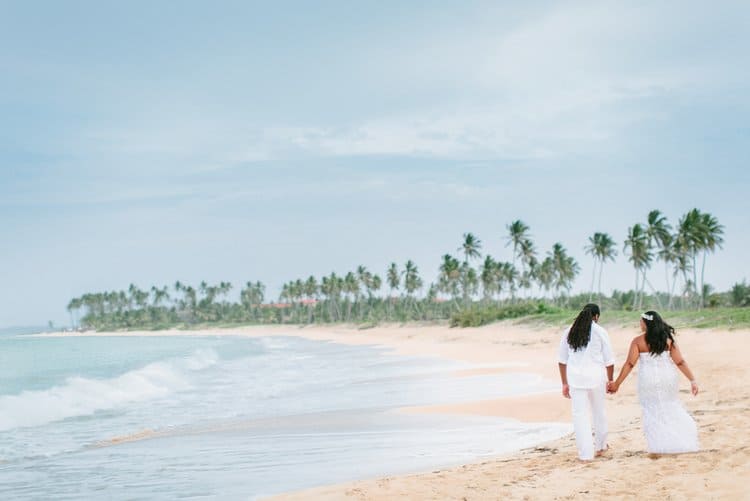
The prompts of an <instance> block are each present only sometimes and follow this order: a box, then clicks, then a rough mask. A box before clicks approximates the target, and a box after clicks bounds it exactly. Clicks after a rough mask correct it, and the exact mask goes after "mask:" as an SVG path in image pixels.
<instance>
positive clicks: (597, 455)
mask: <svg viewBox="0 0 750 501" xmlns="http://www.w3.org/2000/svg"><path fill="white" fill-rule="evenodd" d="M608 450H609V444H607V446H606V447H605V448H604V449H602V450H599V451H596V457H598V458H600V457H602V456H604V453H605V452H607V451H608Z"/></svg>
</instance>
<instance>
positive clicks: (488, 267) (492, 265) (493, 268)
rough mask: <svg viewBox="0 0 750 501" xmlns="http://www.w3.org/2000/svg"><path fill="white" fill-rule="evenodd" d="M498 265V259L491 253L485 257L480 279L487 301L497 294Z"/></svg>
mask: <svg viewBox="0 0 750 501" xmlns="http://www.w3.org/2000/svg"><path fill="white" fill-rule="evenodd" d="M497 276H498V266H497V261H495V260H494V259H492V256H490V255H489V254H488V255H486V256H485V257H484V262H483V263H482V268H481V270H480V272H479V279H480V281H481V283H482V295H483V296H484V299H485V301H489V299H490V298H491V297H492V296H494V295H495V293H496V292H497V289H498V280H497Z"/></svg>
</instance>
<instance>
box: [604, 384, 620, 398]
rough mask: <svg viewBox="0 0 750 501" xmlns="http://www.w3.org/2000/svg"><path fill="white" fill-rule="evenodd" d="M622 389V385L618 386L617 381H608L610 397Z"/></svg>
mask: <svg viewBox="0 0 750 501" xmlns="http://www.w3.org/2000/svg"><path fill="white" fill-rule="evenodd" d="M619 389H620V385H619V384H617V383H616V382H615V381H608V382H607V393H609V394H610V395H612V394H615V393H617V390H619Z"/></svg>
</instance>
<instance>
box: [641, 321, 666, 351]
mask: <svg viewBox="0 0 750 501" xmlns="http://www.w3.org/2000/svg"><path fill="white" fill-rule="evenodd" d="M647 317H648V318H647ZM641 318H642V319H643V321H644V322H645V323H646V344H647V345H648V351H649V352H651V354H652V355H658V354H659V353H662V352H664V351H666V350H667V349H668V348H669V343H668V342H667V341H668V340H671V341H672V344H674V327H672V326H671V325H669V324H668V323H667V322H665V321H664V319H663V318H661V315H659V314H658V313H656V312H655V311H647V312H646V313H644V314H643V315H641Z"/></svg>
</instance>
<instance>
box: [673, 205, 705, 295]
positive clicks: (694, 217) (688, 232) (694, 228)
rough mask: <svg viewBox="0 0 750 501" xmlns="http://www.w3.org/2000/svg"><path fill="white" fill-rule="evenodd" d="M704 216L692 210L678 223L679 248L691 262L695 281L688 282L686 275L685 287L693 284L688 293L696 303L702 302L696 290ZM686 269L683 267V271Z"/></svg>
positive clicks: (696, 210)
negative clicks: (697, 261)
mask: <svg viewBox="0 0 750 501" xmlns="http://www.w3.org/2000/svg"><path fill="white" fill-rule="evenodd" d="M701 226H702V216H701V212H700V211H699V210H698V209H692V210H690V211H688V212H687V213H686V214H685V215H683V216H682V217H681V218H680V220H679V221H678V223H677V243H678V248H679V249H680V251H682V252H683V253H684V254H685V257H686V258H687V259H689V261H690V263H691V264H690V266H689V267H690V269H691V270H692V271H693V279H692V281H691V280H688V278H687V273H685V275H684V280H685V286H686V287H687V286H688V285H689V284H692V286H691V287H688V288H687V292H688V293H689V294H690V295H691V296H692V298H693V300H694V301H700V299H698V290H697V289H696V287H697V285H696V284H697V283H698V276H697V273H698V267H697V263H696V260H697V255H698V251H699V250H700V249H701V248H702V246H703V234H702V230H701ZM684 269H686V267H684V266H683V270H684Z"/></svg>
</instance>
